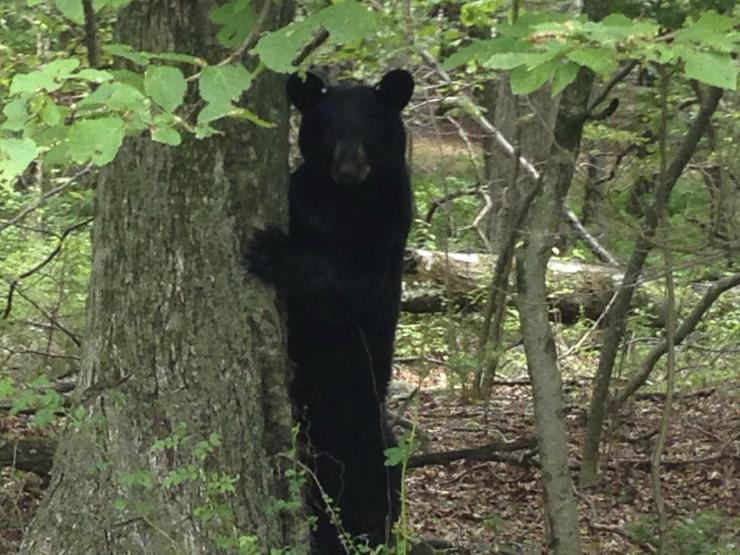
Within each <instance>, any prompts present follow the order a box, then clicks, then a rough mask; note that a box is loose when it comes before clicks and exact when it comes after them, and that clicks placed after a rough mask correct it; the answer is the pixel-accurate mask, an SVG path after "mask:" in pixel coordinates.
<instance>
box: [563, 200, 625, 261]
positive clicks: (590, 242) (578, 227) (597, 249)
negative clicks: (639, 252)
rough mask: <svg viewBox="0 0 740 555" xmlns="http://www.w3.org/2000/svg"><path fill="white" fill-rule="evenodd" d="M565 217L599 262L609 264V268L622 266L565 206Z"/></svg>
mask: <svg viewBox="0 0 740 555" xmlns="http://www.w3.org/2000/svg"><path fill="white" fill-rule="evenodd" d="M563 217H564V218H565V221H566V222H568V225H569V226H570V227H571V228H572V229H573V231H574V232H575V234H576V236H577V237H578V238H579V239H580V240H581V241H583V243H584V244H585V245H586V246H587V247H588V250H590V251H591V252H592V253H593V254H594V255H595V256H596V257H597V258H598V259H599V260H601V261H602V262H604V263H606V264H609V266H614V267H615V268H618V267H619V266H620V264H619V261H618V260H617V259H616V258H614V257H613V256H612V255H611V253H610V252H609V251H608V250H606V249H605V248H604V247H603V246H602V245H601V243H599V242H598V241H597V240H596V237H594V236H593V235H591V234H590V233H589V232H588V230H587V229H586V228H585V227H584V226H583V224H582V223H581V221H580V220H579V219H578V216H576V215H575V213H574V212H573V210H571V209H570V208H568V207H567V206H563Z"/></svg>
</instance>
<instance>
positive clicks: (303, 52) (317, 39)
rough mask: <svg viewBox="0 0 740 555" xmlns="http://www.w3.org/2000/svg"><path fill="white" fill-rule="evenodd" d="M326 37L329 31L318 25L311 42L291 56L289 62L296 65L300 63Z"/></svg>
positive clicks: (323, 41)
mask: <svg viewBox="0 0 740 555" xmlns="http://www.w3.org/2000/svg"><path fill="white" fill-rule="evenodd" d="M328 38H329V31H327V30H326V29H324V28H323V27H320V28H319V30H318V32H317V33H316V34H315V35H314V37H313V39H311V42H309V43H308V44H307V45H306V46H304V47H303V48H302V49H301V51H300V52H299V53H298V55H297V56H296V57H295V58H293V60H291V62H290V63H292V64H293V65H294V66H296V67H297V66H299V65H301V64H302V63H303V61H304V60H305V59H306V58H308V57H309V56H310V55H311V53H312V52H313V51H314V50H316V49H317V48H318V47H319V46H321V45H322V44H324V43H325V42H326V39H328Z"/></svg>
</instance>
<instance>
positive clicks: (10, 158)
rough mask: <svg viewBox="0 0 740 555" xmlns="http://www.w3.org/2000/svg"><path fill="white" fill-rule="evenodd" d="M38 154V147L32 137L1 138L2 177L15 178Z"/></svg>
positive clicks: (0, 177) (0, 167)
mask: <svg viewBox="0 0 740 555" xmlns="http://www.w3.org/2000/svg"><path fill="white" fill-rule="evenodd" d="M37 155H38V147H37V146H36V143H35V142H33V141H32V140H31V139H0V179H4V180H8V181H10V180H12V179H15V178H16V177H17V176H19V175H20V174H22V173H23V172H24V171H26V168H27V167H28V164H30V163H31V162H33V161H34V160H35V159H36V156H37Z"/></svg>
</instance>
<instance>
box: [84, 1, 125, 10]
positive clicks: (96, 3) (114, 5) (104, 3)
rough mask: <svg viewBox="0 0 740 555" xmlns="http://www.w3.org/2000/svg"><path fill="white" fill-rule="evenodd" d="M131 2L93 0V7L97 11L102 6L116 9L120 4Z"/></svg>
mask: <svg viewBox="0 0 740 555" xmlns="http://www.w3.org/2000/svg"><path fill="white" fill-rule="evenodd" d="M129 2H131V0H93V9H94V10H95V11H96V12H97V11H100V10H102V9H103V8H112V9H114V10H115V9H117V8H120V7H121V6H125V5H126V4H128V3H129Z"/></svg>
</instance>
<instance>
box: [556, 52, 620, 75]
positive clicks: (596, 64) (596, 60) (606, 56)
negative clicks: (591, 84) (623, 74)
mask: <svg viewBox="0 0 740 555" xmlns="http://www.w3.org/2000/svg"><path fill="white" fill-rule="evenodd" d="M566 56H567V57H568V58H569V59H570V60H573V61H574V62H575V63H577V64H580V65H582V66H586V67H587V68H589V69H591V70H592V71H594V73H598V74H599V75H602V76H604V77H610V76H611V75H612V73H614V71H616V69H617V67H618V64H617V56H616V54H615V52H614V50H611V49H607V48H578V49H577V50H573V51H571V52H568V54H566Z"/></svg>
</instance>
